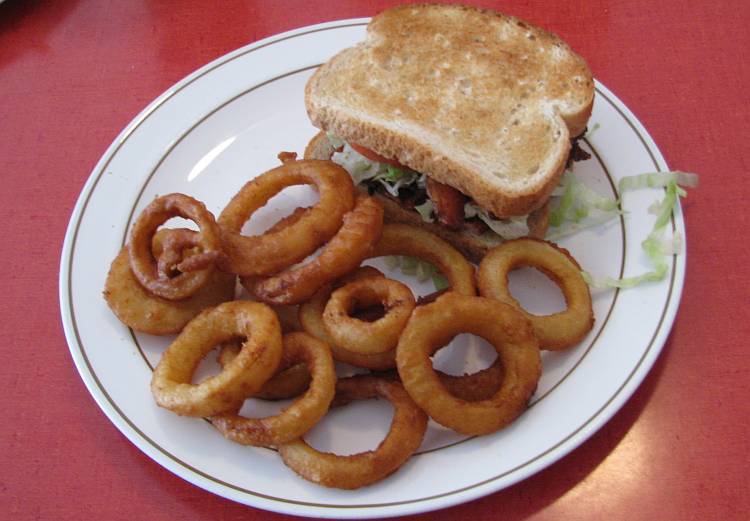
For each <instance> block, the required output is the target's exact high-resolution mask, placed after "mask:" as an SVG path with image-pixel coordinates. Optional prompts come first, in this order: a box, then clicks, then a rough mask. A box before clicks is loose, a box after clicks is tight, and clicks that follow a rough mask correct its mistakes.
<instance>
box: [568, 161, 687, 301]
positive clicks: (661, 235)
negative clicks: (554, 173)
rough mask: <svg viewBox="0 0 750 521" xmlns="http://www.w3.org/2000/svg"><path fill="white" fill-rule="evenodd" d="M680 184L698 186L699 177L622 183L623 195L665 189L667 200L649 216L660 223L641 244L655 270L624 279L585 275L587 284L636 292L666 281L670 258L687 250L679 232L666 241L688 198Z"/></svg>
mask: <svg viewBox="0 0 750 521" xmlns="http://www.w3.org/2000/svg"><path fill="white" fill-rule="evenodd" d="M679 184H684V185H685V186H697V185H698V176H696V175H695V174H685V173H684V172H659V173H647V174H641V175H637V176H628V177H624V178H623V179H621V180H620V183H619V187H620V193H621V194H622V193H623V192H625V191H628V190H636V189H639V188H647V187H664V188H665V195H664V198H663V199H662V200H660V201H657V202H656V203H655V204H653V205H651V207H650V208H649V212H651V213H656V220H655V221H654V227H653V229H652V230H651V233H649V235H648V237H646V239H645V240H644V241H643V242H642V243H641V247H642V248H643V251H644V252H645V253H646V256H647V257H648V259H649V260H650V261H651V264H652V265H653V269H652V270H651V271H648V272H646V273H642V274H641V275H636V276H632V277H625V278H622V279H615V278H612V277H595V276H593V275H591V274H590V273H588V272H585V271H584V272H582V275H583V278H584V280H585V281H586V283H588V284H589V285H590V286H592V287H595V288H632V287H634V286H637V285H639V284H642V283H644V282H657V281H660V280H663V279H664V277H666V275H667V273H668V271H669V263H668V262H667V258H668V257H669V256H670V255H678V254H679V253H680V252H681V251H682V247H683V242H682V236H681V235H680V234H679V233H677V232H675V233H674V234H673V236H672V238H671V239H669V238H666V237H665V231H666V229H667V225H668V224H669V221H670V218H671V217H672V214H673V212H674V209H675V206H676V205H677V201H679V198H680V197H686V196H687V193H686V192H685V190H683V189H682V188H681V187H680V186H679ZM621 197H622V195H621Z"/></svg>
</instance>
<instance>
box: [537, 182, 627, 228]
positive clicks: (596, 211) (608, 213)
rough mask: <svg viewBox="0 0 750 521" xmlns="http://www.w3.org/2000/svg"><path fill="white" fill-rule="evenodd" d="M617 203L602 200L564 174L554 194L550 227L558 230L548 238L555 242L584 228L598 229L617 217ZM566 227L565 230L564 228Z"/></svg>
mask: <svg viewBox="0 0 750 521" xmlns="http://www.w3.org/2000/svg"><path fill="white" fill-rule="evenodd" d="M620 213H621V212H620V209H619V201H618V200H617V199H613V198H610V197H605V196H603V195H601V194H599V193H598V192H596V191H595V190H592V189H591V188H589V187H588V186H586V184H585V183H583V182H582V181H580V180H579V179H578V178H577V177H576V176H575V174H573V172H571V171H570V170H566V171H565V173H564V174H563V177H562V180H561V182H560V186H559V187H558V188H557V189H556V190H555V191H554V192H553V201H552V210H551V211H550V214H549V224H550V226H552V227H553V228H559V229H558V230H555V231H553V232H552V233H550V234H549V235H548V237H547V238H548V239H551V240H554V239H559V238H561V237H565V236H566V235H570V234H572V233H575V232H578V231H580V230H582V229H584V228H590V227H592V226H598V225H600V224H603V223H606V222H607V221H609V220H611V219H614V218H615V217H617V216H618V215H620ZM563 225H565V226H563Z"/></svg>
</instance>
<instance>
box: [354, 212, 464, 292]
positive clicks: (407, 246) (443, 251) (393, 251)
mask: <svg viewBox="0 0 750 521" xmlns="http://www.w3.org/2000/svg"><path fill="white" fill-rule="evenodd" d="M386 255H409V256H411V257H418V258H420V259H422V260H424V261H427V262H429V263H430V264H432V265H433V266H435V267H436V268H437V269H438V270H439V271H440V272H441V273H442V274H443V275H444V276H445V278H446V279H448V283H449V284H450V287H451V291H454V292H456V293H460V294H462V295H476V294H477V290H476V284H475V282H474V266H472V265H471V263H469V261H467V260H466V258H465V257H464V256H463V255H461V253H460V252H459V251H458V250H457V249H455V248H454V247H453V246H451V245H450V244H448V243H447V242H446V241H444V240H443V239H441V238H440V237H438V236H437V235H435V234H433V233H430V232H428V231H427V230H424V229H422V228H418V227H416V226H411V225H408V224H386V225H385V226H383V236H382V237H381V238H380V241H379V242H378V244H377V245H376V246H375V249H374V250H373V252H372V253H371V254H370V255H369V258H374V257H382V256H386Z"/></svg>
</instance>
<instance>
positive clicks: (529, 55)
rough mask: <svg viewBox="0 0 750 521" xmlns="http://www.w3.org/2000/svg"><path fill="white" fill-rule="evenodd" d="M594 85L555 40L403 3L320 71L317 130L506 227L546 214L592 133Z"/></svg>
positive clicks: (484, 15) (313, 113)
mask: <svg viewBox="0 0 750 521" xmlns="http://www.w3.org/2000/svg"><path fill="white" fill-rule="evenodd" d="M593 99H594V82H593V78H592V76H591V72H590V70H589V68H588V66H587V65H586V63H585V62H584V61H583V59H582V58H581V57H580V56H578V55H577V54H575V53H574V52H573V51H572V50H571V49H570V48H569V47H568V46H567V45H566V44H565V43H564V42H563V41H562V40H560V39H559V38H558V37H557V36H555V35H553V34H551V33H548V32H546V31H544V30H542V29H539V28H536V27H533V26H531V25H529V24H526V23H524V22H522V21H520V20H518V19H516V18H513V17H510V16H505V15H503V14H500V13H496V12H492V11H486V10H480V9H476V8H471V7H463V6H455V5H406V6H401V7H397V8H394V9H389V10H387V11H384V12H383V13H381V14H379V15H378V16H376V17H374V18H373V19H372V21H371V22H370V24H369V26H368V28H367V38H366V39H365V41H363V42H360V43H359V44H357V45H356V46H355V47H351V48H348V49H345V50H344V51H342V52H340V53H339V54H337V55H336V56H334V57H333V58H332V59H331V60H330V61H328V62H327V63H325V64H324V65H322V66H321V67H320V68H319V69H318V70H317V71H316V72H315V74H314V75H313V76H312V77H311V79H310V80H309V82H308V83H307V86H306V89H305V103H306V107H307V111H308V114H309V117H310V119H311V121H312V122H313V124H314V125H315V126H317V127H318V128H321V129H323V130H326V131H329V132H331V133H333V134H335V135H336V136H338V137H340V138H342V139H344V140H345V141H348V142H350V143H357V144H359V145H363V146H365V147H367V148H370V149H372V150H374V151H375V152H377V153H378V154H381V155H383V156H385V157H389V158H393V159H396V160H398V161H399V162H400V163H402V164H404V165H406V166H408V167H410V168H412V169H413V170H416V171H418V172H422V173H425V174H427V175H429V176H430V177H432V178H433V179H435V180H436V181H439V182H441V183H444V184H447V185H450V186H452V187H454V188H456V189H458V190H460V191H461V192H463V193H464V194H467V195H469V196H470V197H471V198H472V199H474V200H475V201H476V202H477V203H478V204H479V205H480V206H482V207H484V208H486V209H487V210H490V211H491V212H492V213H494V214H495V215H496V216H498V217H507V216H512V215H524V214H528V213H530V212H531V211H533V210H535V209H537V208H540V207H541V206H542V205H544V204H545V202H546V201H547V199H548V197H549V194H550V193H551V192H552V190H553V189H554V187H555V186H557V184H558V181H559V177H560V176H561V175H562V172H563V170H564V168H565V160H566V158H567V156H568V151H569V149H570V138H571V137H575V136H577V135H579V134H581V133H583V131H584V129H585V127H586V123H587V121H588V119H589V116H590V114H591V109H592V105H593Z"/></svg>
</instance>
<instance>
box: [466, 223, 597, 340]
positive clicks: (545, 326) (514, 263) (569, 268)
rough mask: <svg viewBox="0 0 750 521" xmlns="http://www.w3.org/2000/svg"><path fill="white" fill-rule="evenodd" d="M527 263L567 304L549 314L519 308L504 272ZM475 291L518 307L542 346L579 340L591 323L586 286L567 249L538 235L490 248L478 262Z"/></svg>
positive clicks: (592, 315) (592, 319)
mask: <svg viewBox="0 0 750 521" xmlns="http://www.w3.org/2000/svg"><path fill="white" fill-rule="evenodd" d="M522 266H531V267H533V268H536V269H538V270H539V271H541V272H542V273H544V274H545V275H547V276H548V277H549V278H550V279H551V280H552V281H553V282H554V283H555V284H557V286H558V287H559V288H560V290H561V291H562V293H563V295H564V296H565V302H566V303H567V308H566V309H565V310H564V311H561V312H560V313H553V314H552V315H545V316H539V315H533V314H531V313H529V312H528V311H526V310H525V309H523V307H521V305H520V304H519V303H518V301H517V300H516V299H514V298H513V296H512V295H511V294H510V290H509V289H508V273H509V272H510V271H512V270H514V269H516V268H520V267H522ZM478 279H479V291H480V294H481V295H482V296H483V297H488V298H493V299H496V300H499V301H501V302H505V303H506V304H510V305H511V306H513V307H515V308H516V309H518V310H519V311H520V312H521V313H523V315H524V316H526V318H528V319H529V321H530V322H531V324H532V326H534V333H536V336H537V338H539V345H540V346H541V348H542V349H549V350H562V349H566V348H568V347H571V346H573V345H576V344H577V343H578V342H580V341H581V340H582V339H583V337H585V336H586V335H587V334H588V332H589V331H591V328H592V327H594V311H593V309H592V307H591V293H590V291H589V286H588V284H586V281H584V280H583V277H582V276H581V267H580V266H579V265H578V263H577V262H576V260H575V259H574V258H573V257H572V256H571V255H570V253H569V252H568V251H567V250H565V249H563V248H560V247H559V246H557V245H555V244H553V243H551V242H547V241H543V240H540V239H531V238H523V239H516V240H513V241H508V242H505V243H503V244H501V245H500V246H498V247H496V248H494V249H492V250H491V251H490V252H489V253H487V255H486V256H485V257H484V259H482V262H481V264H480V265H479V273H478Z"/></svg>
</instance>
